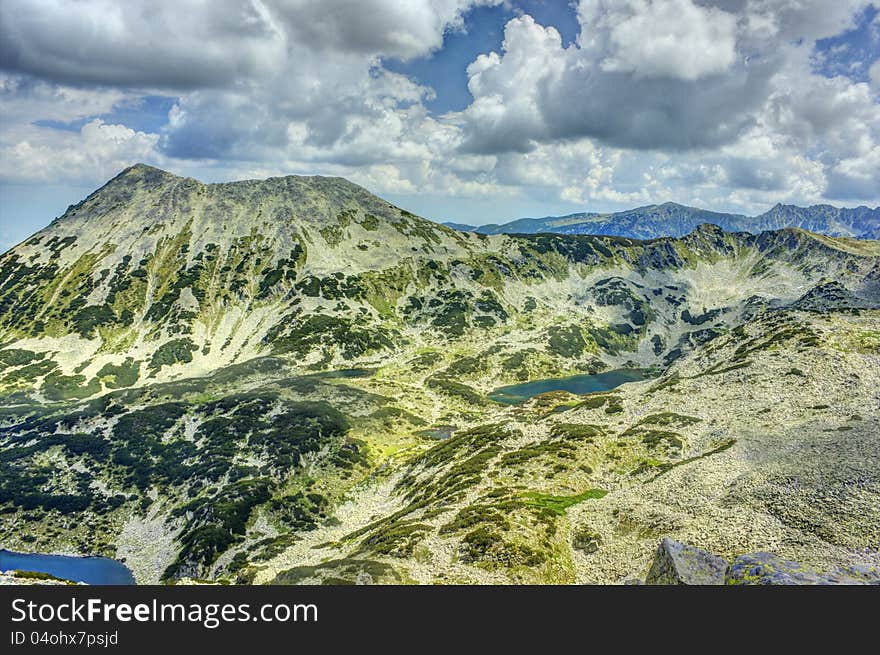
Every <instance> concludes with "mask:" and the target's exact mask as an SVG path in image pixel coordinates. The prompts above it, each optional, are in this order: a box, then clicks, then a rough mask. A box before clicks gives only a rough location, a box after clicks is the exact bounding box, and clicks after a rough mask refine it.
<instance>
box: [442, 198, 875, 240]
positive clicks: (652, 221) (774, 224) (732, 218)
mask: <svg viewBox="0 0 880 655" xmlns="http://www.w3.org/2000/svg"><path fill="white" fill-rule="evenodd" d="M699 223H714V224H717V225H719V226H721V227H722V228H724V229H725V230H727V231H743V232H749V233H752V234H755V233H758V232H762V231H765V230H772V229H781V228H784V227H801V228H804V229H806V230H808V231H811V232H818V233H821V234H827V235H828V236H848V237H856V238H863V239H876V238H878V236H880V207H875V208H873V209H872V208H870V207H866V206H859V207H834V206H833V205H827V204H818V205H811V206H809V207H799V206H797V205H783V204H782V203H777V204H776V205H774V206H773V207H772V208H770V209H769V210H767V211H766V212H764V213H762V214H758V215H755V216H746V215H744V214H732V213H725V212H714V211H710V210H705V209H700V208H697V207H689V206H687V205H680V204H678V203H674V202H665V203H662V204H655V205H644V206H642V207H636V208H634V209H628V210H623V211H619V212H611V213H575V214H568V215H565V216H547V217H544V218H522V219H517V220H514V221H510V222H509V223H503V224H497V223H492V224H489V225H483V226H471V225H465V224H460V223H450V224H448V225H449V226H450V227H454V229H461V230H469V231H476V232H478V233H482V234H516V233H525V234H531V233H538V232H556V233H559V234H608V235H617V236H627V237H631V238H642V239H645V238H657V237H660V236H682V235H683V234H686V233H687V232H689V231H690V230H692V229H693V228H694V226H695V225H697V224H699Z"/></svg>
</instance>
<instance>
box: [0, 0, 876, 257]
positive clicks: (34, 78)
mask: <svg viewBox="0 0 880 655" xmlns="http://www.w3.org/2000/svg"><path fill="white" fill-rule="evenodd" d="M0 121H2V122H0V249H6V248H8V247H9V246H11V245H13V244H14V243H15V242H17V241H19V240H21V239H22V238H24V237H25V236H27V235H28V234H30V233H31V232H33V231H34V230H36V229H38V228H40V227H42V226H43V225H45V224H47V223H48V222H49V221H50V220H51V219H52V218H54V217H55V216H57V215H59V214H60V213H62V212H63V211H64V209H65V208H66V207H67V205H68V204H71V203H74V202H77V201H79V200H80V199H82V198H83V197H84V196H85V195H86V194H88V193H89V192H90V191H92V190H93V189H94V188H96V187H97V186H99V185H100V184H102V183H103V182H104V181H106V180H107V179H108V178H110V177H112V176H113V175H115V174H116V173H117V172H118V171H119V170H120V169H122V168H123V167H125V166H127V165H129V164H132V163H135V162H146V163H150V164H153V165H156V166H159V167H161V168H164V169H166V170H170V171H172V172H174V173H177V174H181V175H190V176H193V177H197V178H199V179H202V180H205V181H221V180H232V179H244V178H252V177H265V176H268V175H279V174H328V175H343V176H345V177H348V178H349V179H351V180H353V181H355V182H358V183H360V184H362V185H364V186H366V187H367V188H369V189H370V190H372V191H374V192H375V193H378V194H379V195H382V196H383V197H385V198H388V199H389V200H391V201H393V202H395V203H397V204H400V205H402V206H404V207H406V208H408V209H410V210H412V211H415V212H417V213H419V214H421V215H423V216H427V217H429V218H434V219H440V220H455V221H461V222H470V223H475V224H480V223H487V222H495V221H503V220H510V219H513V218H518V217H521V216H544V215H549V214H562V213H570V212H574V211H585V210H586V211H599V210H614V209H621V208H628V207H633V206H637V205H643V204H649V203H653V202H664V201H668V200H671V201H676V202H681V203H684V204H691V205H697V206H702V207H706V208H710V209H716V210H724V211H739V212H744V213H759V212H761V211H764V210H766V209H767V208H769V207H770V206H772V205H773V204H775V203H776V202H786V203H797V204H810V203H819V202H827V203H831V204H836V205H847V206H854V205H859V204H869V205H871V206H875V205H877V204H880V0H874V1H873V2H872V1H867V0H834V1H833V2H832V1H830V0H580V2H569V1H568V0H544V1H541V0H504V1H502V0H406V1H405V2H404V1H401V0H142V1H136V0H126V1H125V2H119V1H114V0H76V1H71V0H66V1H65V0H3V2H2V3H0Z"/></svg>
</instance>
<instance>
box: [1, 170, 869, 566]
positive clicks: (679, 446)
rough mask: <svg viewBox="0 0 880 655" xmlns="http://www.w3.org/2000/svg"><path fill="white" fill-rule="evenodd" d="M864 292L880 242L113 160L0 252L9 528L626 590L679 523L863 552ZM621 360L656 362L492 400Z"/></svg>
mask: <svg viewBox="0 0 880 655" xmlns="http://www.w3.org/2000/svg"><path fill="white" fill-rule="evenodd" d="M670 211H672V210H671V209H670ZM878 308H880V243H878V242H876V241H870V240H856V239H851V238H842V237H828V236H823V235H818V234H814V233H811V232H808V231H805V230H802V229H792V228H785V229H781V230H773V231H764V232H761V233H760V234H749V233H745V232H736V233H731V232H725V231H724V230H722V229H721V228H719V227H717V226H715V225H710V224H700V225H698V226H696V227H695V228H694V229H693V230H692V231H690V232H689V233H688V234H686V235H683V236H681V237H679V238H659V239H652V240H649V241H640V240H636V239H632V238H626V237H619V236H590V235H560V234H535V235H518V236H517V235H507V234H497V235H485V234H476V233H463V232H459V231H456V230H453V229H450V228H448V227H445V226H442V225H438V224H436V223H433V222H430V221H427V220H424V219H421V218H419V217H417V216H415V215H413V214H411V213H409V212H406V211H405V210H402V209H400V208H398V207H395V206H394V205H392V204H390V203H388V202H386V201H384V200H382V199H381V198H378V197H376V196H374V195H372V194H371V193H369V192H368V191H367V190H365V189H363V188H362V187H359V186H357V185H354V184H352V183H350V182H348V181H346V180H344V179H341V178H326V177H298V176H288V177H281V178H270V179H266V180H250V181H242V182H232V183H223V184H203V183H201V182H199V181H197V180H193V179H189V178H181V177H177V176H174V175H172V174H170V173H167V172H164V171H161V170H158V169H155V168H151V167H148V166H143V165H137V166H133V167H131V168H128V169H126V170H124V171H123V172H121V173H120V174H119V175H118V176H117V177H115V178H114V179H112V180H110V181H109V182H108V183H107V184H106V185H104V186H103V187H102V188H100V189H98V190H97V191H95V192H94V193H93V194H91V195H90V196H88V197H87V198H86V199H85V200H83V201H82V202H81V203H78V204H77V205H74V206H72V207H70V208H69V209H68V210H67V211H66V212H65V213H64V215H62V216H61V217H59V218H58V219H56V220H55V221H53V222H52V224H51V225H49V226H48V227H46V228H45V229H43V230H41V231H39V232H37V233H36V234H34V235H33V236H32V237H30V238H28V239H26V240H25V241H24V242H22V243H21V244H19V245H17V246H15V247H14V248H12V249H11V250H10V251H8V252H6V253H4V254H3V255H0V512H2V514H3V517H4V520H3V521H2V522H0V547H6V548H10V549H13V550H28V551H34V550H36V551H41V552H70V553H81V554H102V555H106V556H110V557H116V558H120V559H124V560H125V562H126V564H127V565H128V566H129V567H130V568H131V569H132V570H133V572H134V574H135V576H136V578H137V580H138V581H139V582H157V581H159V580H162V579H165V580H189V579H193V578H198V579H207V580H216V581H229V582H239V583H252V582H253V583H263V582H273V581H274V582H276V583H299V582H332V581H337V582H338V581H349V582H354V581H370V580H372V581H374V582H394V583H404V582H421V583H433V582H444V581H445V582H463V583H487V582H491V583H505V582H506V583H509V582H535V583H540V582H544V583H546V582H554V583H560V582H575V581H579V582H615V581H619V580H621V579H625V578H627V577H632V576H637V575H640V571H641V569H642V568H644V565H645V563H646V562H647V561H648V560H649V559H650V557H651V554H652V553H653V551H654V549H655V546H656V541H657V540H658V539H659V537H660V536H665V535H671V536H672V537H675V538H683V537H684V536H685V535H690V537H689V538H690V540H691V541H693V537H694V536H701V537H702V539H703V542H701V543H698V544H696V545H698V546H699V547H702V548H706V549H708V550H710V551H711V552H718V553H721V554H730V553H742V552H753V551H755V550H761V549H762V548H763V547H767V545H768V544H773V545H774V549H776V550H778V551H779V552H780V555H781V556H783V557H791V558H792V559H796V560H797V561H801V562H805V563H806V564H812V563H818V564H822V565H823V566H824V565H825V564H827V563H829V562H831V563H833V564H840V565H844V564H847V565H848V564H859V563H863V560H864V559H865V557H866V556H865V555H864V552H865V551H864V549H865V548H867V547H869V545H870V544H872V543H876V540H877V538H878V536H880V524H878V522H877V521H874V520H873V518H871V516H872V515H871V513H870V511H866V508H870V507H875V506H877V504H878V501H880V484H878V481H880V470H878V469H880V465H878V464H877V461H876V458H871V457H866V456H865V453H866V452H868V453H870V452H876V449H877V447H878V446H880V444H878V443H877V439H878V435H880V430H878V429H877V428H878V426H880V408H878V406H877V403H876V397H875V396H876V389H877V388H878V386H880V367H878V366H877V356H878V354H880V341H878V334H880V309H878ZM619 368H627V369H640V370H641V371H642V373H641V374H638V375H636V374H634V373H630V374H627V376H625V379H629V380H638V379H640V378H642V377H644V374H645V372H647V374H648V375H649V376H650V379H647V380H645V381H634V382H630V383H629V384H624V385H623V386H620V387H618V388H616V389H614V390H613V391H608V392H606V393H598V394H587V395H576V394H570V393H567V392H559V391H557V392H552V393H547V394H543V395H536V396H535V397H533V398H531V399H530V400H529V401H527V402H525V403H520V404H505V403H503V402H496V401H495V400H493V399H492V398H493V397H497V394H496V393H495V392H496V391H497V390H498V387H502V386H504V385H510V384H515V383H523V382H529V381H531V382H534V381H539V380H543V379H547V378H558V377H563V376H572V375H584V374H597V373H600V372H608V371H611V370H614V369H619ZM791 480H797V481H798V484H797V485H792V484H791ZM819 498H821V499H824V500H823V501H822V503H819V502H818V501H817V500H816V499H819ZM777 547H778V548H777ZM829 568H830V567H827V566H825V568H823V570H826V569H829Z"/></svg>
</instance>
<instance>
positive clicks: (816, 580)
mask: <svg viewBox="0 0 880 655" xmlns="http://www.w3.org/2000/svg"><path fill="white" fill-rule="evenodd" d="M645 584H651V585H865V584H867V585H880V566H875V567H871V566H854V567H846V568H837V569H834V570H832V571H830V572H825V573H820V572H817V571H814V570H812V569H810V568H808V567H806V566H804V565H802V564H799V563H797V562H793V561H791V560H787V559H783V558H782V557H779V556H778V555H775V554H773V553H767V552H757V553H748V554H745V555H739V556H738V557H736V558H735V559H734V560H733V561H732V562H731V563H730V564H728V563H727V561H726V560H725V559H724V558H722V557H719V556H718V555H713V554H712V553H710V552H708V551H705V550H702V549H700V548H695V547H693V546H688V545H687V544H683V543H681V542H678V541H675V540H673V539H670V538H669V537H664V538H663V540H662V541H661V542H660V545H659V546H658V548H657V553H656V554H655V556H654V562H653V563H652V565H651V569H650V571H648V575H647V577H646V578H645Z"/></svg>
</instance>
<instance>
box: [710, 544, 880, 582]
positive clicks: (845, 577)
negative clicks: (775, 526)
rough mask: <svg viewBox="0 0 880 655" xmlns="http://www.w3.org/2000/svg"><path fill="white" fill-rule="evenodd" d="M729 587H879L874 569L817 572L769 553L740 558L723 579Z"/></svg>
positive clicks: (878, 577)
mask: <svg viewBox="0 0 880 655" xmlns="http://www.w3.org/2000/svg"><path fill="white" fill-rule="evenodd" d="M724 582H725V584H729V585H839V584H847V585H864V584H880V571H878V569H877V568H876V567H866V566H865V567H850V568H847V569H837V570H835V571H832V572H830V573H818V572H816V571H813V570H810V569H808V568H807V567H805V566H803V565H802V564H798V563H797V562H792V561H791V560H787V559H782V558H781V557H779V556H777V555H774V554H773V553H763V552H759V553H749V554H748V555H740V556H739V557H737V558H736V559H735V560H733V562H732V563H731V565H730V568H728V570H727V574H726V575H725V579H724Z"/></svg>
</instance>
